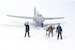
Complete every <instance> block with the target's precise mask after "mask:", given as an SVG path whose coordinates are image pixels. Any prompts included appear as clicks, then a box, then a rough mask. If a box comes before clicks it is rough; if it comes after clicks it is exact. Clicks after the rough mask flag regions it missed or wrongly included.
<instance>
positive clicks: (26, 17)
mask: <svg viewBox="0 0 75 50" xmlns="http://www.w3.org/2000/svg"><path fill="white" fill-rule="evenodd" d="M7 16H9V17H16V18H25V19H33V17H28V16H16V15H7Z"/></svg>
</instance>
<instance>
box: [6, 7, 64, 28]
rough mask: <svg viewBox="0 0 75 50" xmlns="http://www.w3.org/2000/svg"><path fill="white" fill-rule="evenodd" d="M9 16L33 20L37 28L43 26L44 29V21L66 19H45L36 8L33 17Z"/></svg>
mask: <svg viewBox="0 0 75 50" xmlns="http://www.w3.org/2000/svg"><path fill="white" fill-rule="evenodd" d="M7 16H10V17H17V18H26V19H33V21H34V22H35V26H37V25H41V26H42V27H43V22H44V20H52V19H63V18H64V17H56V18H45V17H43V15H41V14H39V13H38V12H37V11H36V7H34V15H33V17H27V16H26V17H25V16H16V15H7Z"/></svg>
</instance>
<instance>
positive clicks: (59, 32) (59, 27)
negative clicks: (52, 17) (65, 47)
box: [56, 23, 62, 39]
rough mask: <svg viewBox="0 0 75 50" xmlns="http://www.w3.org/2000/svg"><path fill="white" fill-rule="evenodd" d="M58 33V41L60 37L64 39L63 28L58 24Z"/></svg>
mask: <svg viewBox="0 0 75 50" xmlns="http://www.w3.org/2000/svg"><path fill="white" fill-rule="evenodd" d="M56 32H57V33H58V35H57V39H59V36H60V39H62V28H61V26H60V24H59V23H58V26H57V28H56Z"/></svg>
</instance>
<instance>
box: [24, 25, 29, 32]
mask: <svg viewBox="0 0 75 50" xmlns="http://www.w3.org/2000/svg"><path fill="white" fill-rule="evenodd" d="M24 25H25V26H26V32H28V31H29V25H26V24H24Z"/></svg>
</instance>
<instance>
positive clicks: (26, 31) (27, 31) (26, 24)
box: [24, 22, 30, 37]
mask: <svg viewBox="0 0 75 50" xmlns="http://www.w3.org/2000/svg"><path fill="white" fill-rule="evenodd" d="M24 25H25V27H26V29H25V37H26V34H27V33H28V37H30V36H29V29H30V28H29V23H28V22H26V23H25V24H24Z"/></svg>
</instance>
